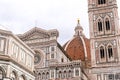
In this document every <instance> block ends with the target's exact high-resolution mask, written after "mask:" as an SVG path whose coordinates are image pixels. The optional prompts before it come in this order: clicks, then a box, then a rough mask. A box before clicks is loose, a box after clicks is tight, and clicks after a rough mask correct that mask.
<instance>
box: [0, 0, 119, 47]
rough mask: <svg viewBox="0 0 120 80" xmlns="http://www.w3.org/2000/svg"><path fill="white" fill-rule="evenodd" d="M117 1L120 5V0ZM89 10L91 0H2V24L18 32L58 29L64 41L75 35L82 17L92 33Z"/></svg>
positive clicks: (87, 32)
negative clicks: (88, 2)
mask: <svg viewBox="0 0 120 80" xmlns="http://www.w3.org/2000/svg"><path fill="white" fill-rule="evenodd" d="M117 1H118V7H119V8H120V0H117ZM119 8H118V10H119V11H120V9H119ZM87 11H88V7H87V0H0V24H1V25H4V26H5V27H6V28H8V29H9V30H10V31H12V32H13V33H14V34H22V33H24V32H26V31H28V30H30V29H31V28H33V27H40V28H43V29H46V30H49V29H57V30H58V31H59V38H58V42H60V43H61V44H62V45H63V44H64V43H65V42H66V41H68V40H69V39H71V38H72V37H73V35H74V28H75V26H76V25H77V19H78V18H80V23H81V25H82V26H83V29H84V33H85V35H86V37H89V26H88V25H89V23H88V12H87Z"/></svg>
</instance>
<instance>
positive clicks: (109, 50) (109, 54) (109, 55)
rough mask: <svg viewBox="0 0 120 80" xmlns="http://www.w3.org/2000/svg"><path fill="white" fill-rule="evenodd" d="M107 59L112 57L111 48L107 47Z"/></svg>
mask: <svg viewBox="0 0 120 80" xmlns="http://www.w3.org/2000/svg"><path fill="white" fill-rule="evenodd" d="M108 57H109V58H111V57H113V50H112V46H108Z"/></svg>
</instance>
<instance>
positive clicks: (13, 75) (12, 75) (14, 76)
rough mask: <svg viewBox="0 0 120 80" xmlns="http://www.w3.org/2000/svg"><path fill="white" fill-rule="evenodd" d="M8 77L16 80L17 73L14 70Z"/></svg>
mask: <svg viewBox="0 0 120 80" xmlns="http://www.w3.org/2000/svg"><path fill="white" fill-rule="evenodd" d="M10 76H11V79H12V80H17V78H18V74H17V72H16V71H15V70H14V71H12V72H11V75H10Z"/></svg>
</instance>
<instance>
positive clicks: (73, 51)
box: [63, 23, 91, 61]
mask: <svg viewBox="0 0 120 80" xmlns="http://www.w3.org/2000/svg"><path fill="white" fill-rule="evenodd" d="M82 31H83V29H82V26H80V24H79V23H78V25H77V26H76V27H75V35H74V38H73V39H72V40H69V41H68V42H67V43H66V44H65V45H64V46H63V48H64V50H65V51H66V52H67V54H68V55H69V56H70V58H71V59H72V60H82V61H85V60H88V61H90V60H91V55H90V40H89V39H87V38H86V37H85V36H84V34H83V33H82Z"/></svg>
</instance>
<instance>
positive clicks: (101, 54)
mask: <svg viewBox="0 0 120 80" xmlns="http://www.w3.org/2000/svg"><path fill="white" fill-rule="evenodd" d="M100 58H101V59H102V58H105V51H104V47H103V46H101V47H100Z"/></svg>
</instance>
